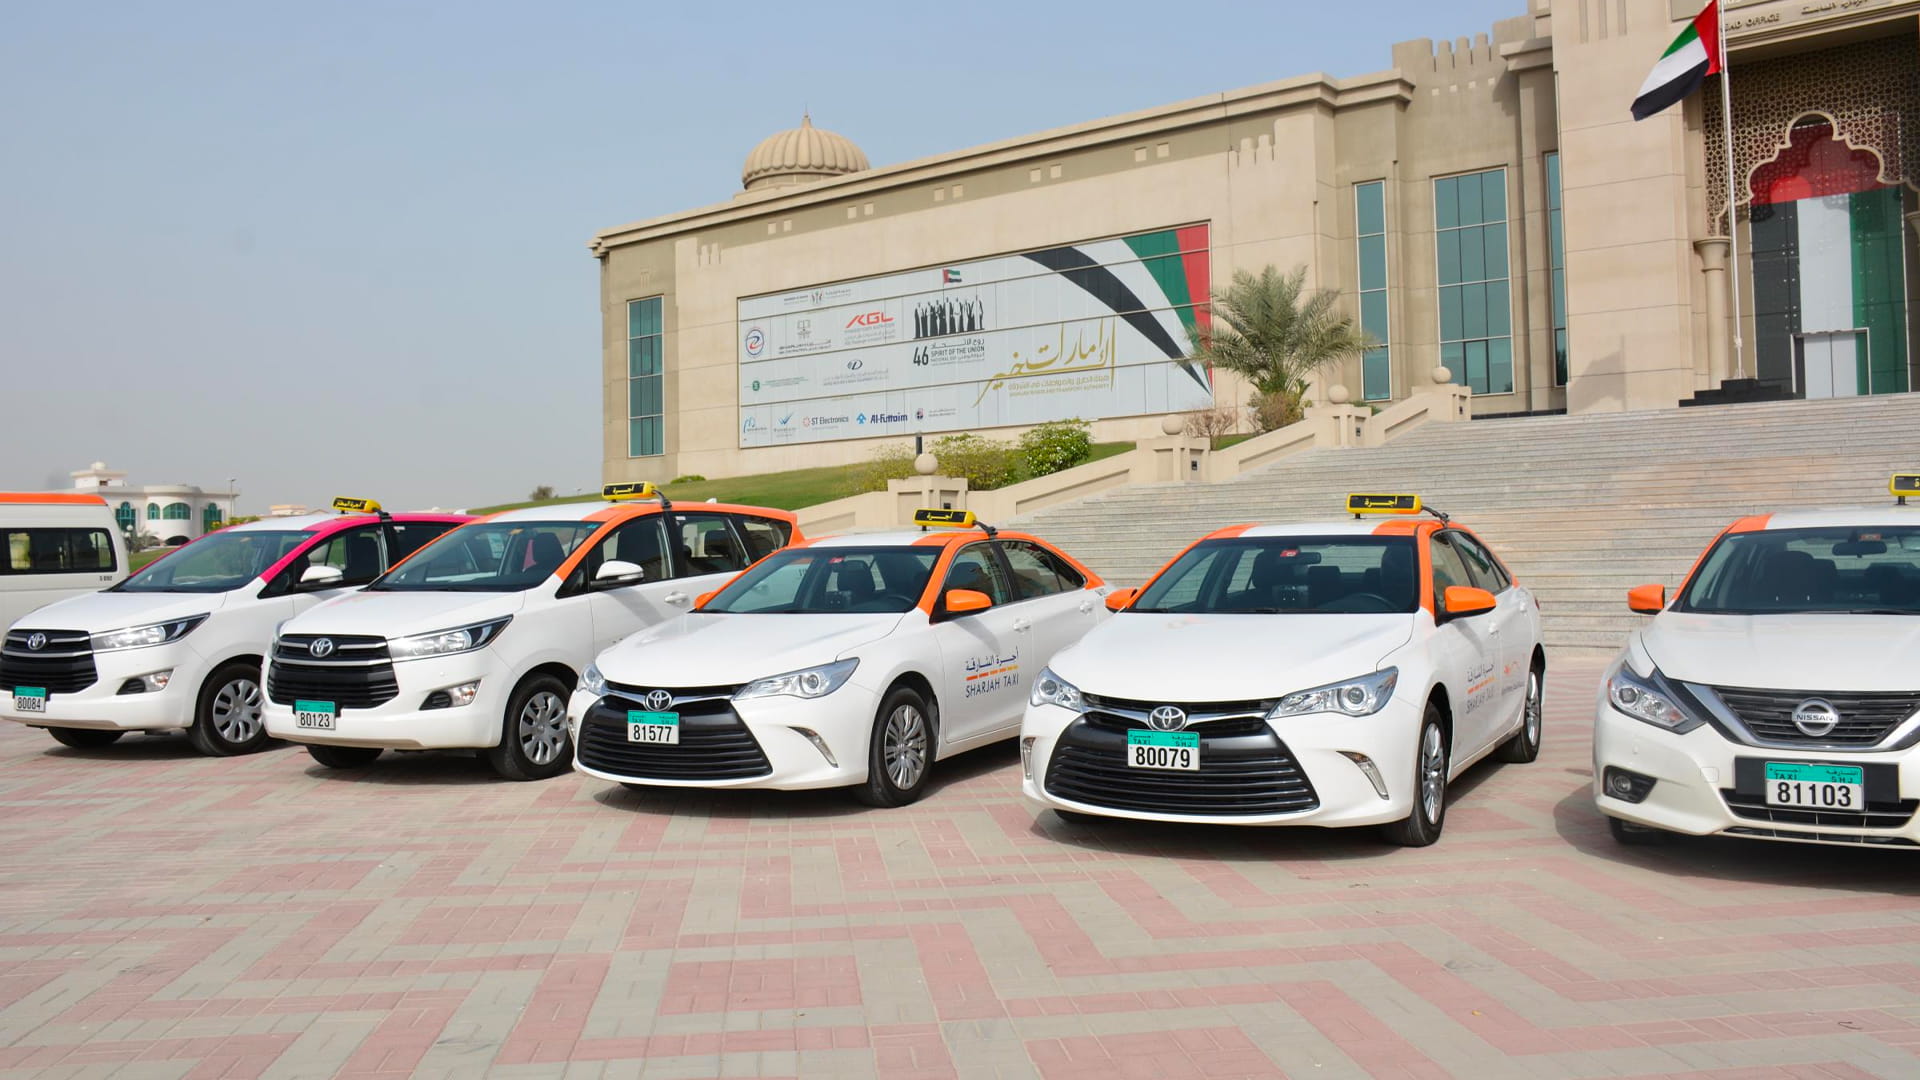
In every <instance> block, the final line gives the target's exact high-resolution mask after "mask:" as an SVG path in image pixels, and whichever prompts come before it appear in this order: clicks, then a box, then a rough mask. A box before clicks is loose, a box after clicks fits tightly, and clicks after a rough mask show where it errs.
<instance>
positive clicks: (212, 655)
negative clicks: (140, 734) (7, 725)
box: [0, 499, 470, 755]
mask: <svg viewBox="0 0 1920 1080" xmlns="http://www.w3.org/2000/svg"><path fill="white" fill-rule="evenodd" d="M333 505H334V508H335V509H336V510H339V511H340V513H338V514H307V515H303V516H300V517H277V518H265V519H263V520H260V521H253V522H248V523H246V524H242V525H232V526H228V527H227V528H224V529H221V530H219V531H218V532H213V533H209V534H207V535H206V536H203V537H201V538H200V539H198V540H195V541H193V542H192V543H190V544H187V545H185V546H183V547H180V548H178V549H176V550H174V551H171V552H168V553H167V554H166V555H164V556H162V557H161V558H159V559H157V560H155V561H153V562H151V563H149V564H147V566H146V567H144V568H143V569H141V570H139V571H137V572H136V573H134V574H132V575H131V576H129V577H128V578H127V579H126V580H125V581H122V582H120V583H119V584H118V585H115V586H114V587H112V588H110V589H107V590H105V591H104V592H97V593H89V594H87V595H85V596H76V597H72V598H71V599H67V600H62V601H59V602H58V603H54V604H49V605H48V606H46V607H43V608H41V609H39V610H38V611H35V612H33V613H32V614H31V615H28V616H26V617H25V618H23V619H21V620H20V622H19V623H17V624H16V625H15V626H14V628H13V630H12V631H11V632H9V633H8V634H7V638H6V644H5V645H4V646H0V690H4V691H7V692H9V693H10V695H11V696H10V697H0V717H4V718H5V719H8V720H14V721H18V722H19V723H22V724H30V725H32V726H34V727H44V728H46V729H47V733H48V734H50V735H52V736H53V737H54V738H55V739H58V740H59V741H60V742H62V743H65V744H66V745H68V746H77V747H90V746H105V745H106V744H108V743H111V742H113V741H114V740H116V739H118V738H120V736H122V735H124V734H126V733H127V732H129V731H162V730H168V729H180V728H184V729H186V732H187V735H188V737H189V738H190V739H191V741H192V743H193V745H194V747H195V748H196V749H198V750H200V751H201V752H202V753H205V754H214V755H225V754H236V753H240V752H243V751H246V750H252V749H254V748H256V747H258V746H260V745H261V744H262V743H264V742H265V741H266V739H267V732H266V728H265V727H263V726H262V724H261V721H260V697H261V695H260V663H261V658H262V657H263V656H264V655H265V654H266V652H267V643H268V642H269V641H270V640H272V638H273V629H274V627H275V626H277V625H278V624H280V623H281V622H284V621H285V620H287V619H290V618H292V617H293V616H295V615H297V614H299V613H300V612H302V611H305V610H307V609H308V608H311V607H313V606H315V605H316V604H319V603H320V602H322V601H324V600H327V599H330V598H332V597H336V596H341V595H344V594H345V593H346V592H347V591H348V590H350V589H354V588H358V587H359V586H361V585H365V584H366V583H368V582H370V581H372V580H373V579H374V578H375V577H376V576H378V575H379V574H380V573H381V571H383V570H385V569H387V567H388V566H390V565H391V564H393V563H396V562H398V561H400V560H401V559H403V558H405V557H406V556H407V554H408V553H409V552H411V551H413V550H414V549H415V548H418V547H420V546H421V545H422V544H424V543H426V542H427V541H428V540H431V539H432V538H434V537H436V536H439V535H440V534H441V533H444V532H446V531H447V530H449V529H452V528H454V527H455V526H458V525H459V524H461V523H462V522H465V521H468V520H470V519H469V518H467V517H466V516H464V515H455V514H388V513H386V512H385V511H383V510H381V509H380V504H379V503H377V502H374V501H373V500H371V499H335V500H334V502H333Z"/></svg>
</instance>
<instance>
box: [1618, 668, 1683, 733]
mask: <svg viewBox="0 0 1920 1080" xmlns="http://www.w3.org/2000/svg"><path fill="white" fill-rule="evenodd" d="M1607 704H1609V705H1612V706H1613V708H1614V711H1615V712H1622V713H1625V714H1627V715H1628V716H1631V717H1633V718H1634V719H1635V720H1644V721H1646V722H1647V723H1649V724H1652V725H1653V726H1654V727H1658V728H1665V729H1667V730H1668V731H1673V732H1679V733H1683V734H1684V733H1685V732H1689V731H1692V730H1693V729H1694V728H1697V727H1699V726H1700V725H1701V724H1702V723H1704V722H1705V721H1703V720H1700V719H1699V718H1697V717H1695V716H1694V715H1693V714H1692V713H1689V712H1688V711H1687V710H1685V709H1683V708H1681V707H1680V705H1679V703H1678V702H1676V701H1674V694H1673V691H1672V690H1671V689H1670V688H1669V687H1668V686H1667V681H1666V680H1665V679H1662V678H1661V677H1660V672H1659V671H1658V670H1657V669H1656V670H1655V671H1654V672H1653V673H1652V674H1650V675H1635V674H1634V673H1633V671H1632V670H1631V669H1629V668H1628V667H1627V665H1626V664H1624V663H1623V664H1621V665H1620V666H1619V667H1617V668H1614V669H1613V671H1611V672H1609V673H1608V675H1607Z"/></svg>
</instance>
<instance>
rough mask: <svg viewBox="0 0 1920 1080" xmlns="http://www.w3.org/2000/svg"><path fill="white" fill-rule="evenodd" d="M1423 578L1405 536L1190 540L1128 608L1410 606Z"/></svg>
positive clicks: (1297, 610) (1261, 610)
mask: <svg viewBox="0 0 1920 1080" xmlns="http://www.w3.org/2000/svg"><path fill="white" fill-rule="evenodd" d="M1419 577H1420V573H1419V560H1418V559H1417V558H1416V557H1415V554H1414V547H1413V540H1412V538H1410V537H1404V536H1257V537H1237V538H1234V539H1229V540H1208V541H1205V542H1203V543H1200V544H1196V545H1194V547H1193V548H1192V549H1190V550H1189V551H1188V552H1187V553H1186V554H1185V555H1182V556H1180V558H1179V560H1178V561H1176V562H1175V563H1174V564H1173V565H1172V566H1170V567H1168V568H1167V570H1166V572H1165V573H1163V574H1161V575H1160V576H1159V577H1158V578H1156V579H1154V581H1153V583H1152V584H1151V585H1149V586H1147V589H1146V591H1145V592H1143V593H1141V594H1140V597H1139V599H1138V600H1136V601H1134V603H1133V604H1132V606H1130V607H1128V608H1127V609H1126V610H1128V611H1132V612H1180V613H1183V614H1220V615H1225V614H1242V615H1245V614H1265V615H1277V614H1282V613H1284V614H1289V615H1292V614H1305V613H1336V612H1338V613H1348V614H1354V613H1366V612H1373V613H1384V612H1397V611H1406V612H1411V611H1413V610H1414V607H1415V604H1416V600H1417V595H1418V590H1417V588H1416V583H1417V582H1418V580H1419Z"/></svg>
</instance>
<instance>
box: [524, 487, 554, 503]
mask: <svg viewBox="0 0 1920 1080" xmlns="http://www.w3.org/2000/svg"><path fill="white" fill-rule="evenodd" d="M551 498H553V485H552V484H541V485H540V486H539V487H537V488H534V489H533V490H532V491H529V492H527V501H528V502H543V501H545V500H547V499H551Z"/></svg>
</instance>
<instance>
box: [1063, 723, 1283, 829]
mask: <svg viewBox="0 0 1920 1080" xmlns="http://www.w3.org/2000/svg"><path fill="white" fill-rule="evenodd" d="M1103 700H1105V699H1103ZM1129 727H1131V728H1134V729H1142V728H1144V727H1145V725H1141V724H1131V725H1129ZM1127 730H1128V728H1121V727H1116V726H1114V725H1113V724H1112V723H1111V722H1110V721H1109V720H1108V719H1106V718H1104V717H1099V716H1094V715H1089V716H1083V717H1081V718H1080V719H1078V720H1075V721H1074V722H1073V723H1071V724H1069V725H1067V729H1066V730H1065V731H1063V732H1061V733H1060V739H1059V741H1058V742H1057V743H1056V744H1055V746H1054V751H1053V760H1052V761H1050V762H1049V763H1048V765H1047V775H1046V789H1047V792H1048V793H1049V794H1051V795H1054V796H1057V797H1059V798H1062V799H1067V800H1070V801H1072V802H1077V803H1084V804H1086V805H1088V806H1102V807H1107V808H1109V809H1113V810H1133V811H1138V812H1142V813H1155V814H1187V815H1193V816H1198V817H1243V816H1247V815H1252V814H1291V813H1300V812H1303V811H1306V810H1312V809H1314V808H1315V807H1317V806H1319V805H1320V797H1319V795H1318V794H1317V793H1316V792H1315V791H1314V789H1313V783H1312V781H1310V780H1308V779H1307V774H1306V772H1305V771H1304V770H1302V769H1301V768H1300V765H1299V763H1298V762H1296V761H1295V760H1294V759H1293V754H1292V753H1291V752H1290V751H1288V749H1287V747H1286V744H1285V743H1282V742H1281V741H1280V738H1279V736H1277V735H1275V734H1274V733H1273V731H1272V729H1271V728H1268V727H1267V726H1266V723H1265V722H1264V721H1262V722H1261V723H1260V730H1259V731H1257V732H1251V733H1239V725H1238V723H1237V722H1236V721H1232V720H1220V721H1213V722H1210V723H1203V724H1199V725H1195V726H1192V727H1189V728H1188V729H1187V730H1188V731H1192V732H1194V733H1195V734H1197V735H1199V736H1200V768H1199V770H1198V771H1195V772H1185V771H1180V770H1172V769H1136V768H1132V767H1130V766H1129V765H1128V764H1127V734H1126V732H1127Z"/></svg>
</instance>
